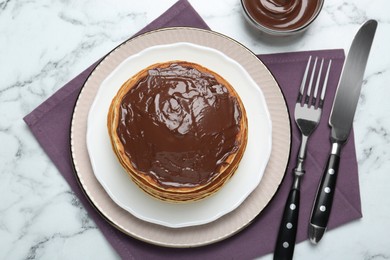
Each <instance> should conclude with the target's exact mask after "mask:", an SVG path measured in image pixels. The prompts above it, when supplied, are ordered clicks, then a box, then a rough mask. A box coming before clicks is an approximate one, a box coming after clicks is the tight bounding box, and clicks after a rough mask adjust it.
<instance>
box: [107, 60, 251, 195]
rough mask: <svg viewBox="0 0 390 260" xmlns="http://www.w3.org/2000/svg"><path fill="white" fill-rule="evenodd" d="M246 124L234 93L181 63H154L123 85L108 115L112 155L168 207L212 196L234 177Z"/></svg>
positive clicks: (218, 79) (201, 69) (192, 65)
mask: <svg viewBox="0 0 390 260" xmlns="http://www.w3.org/2000/svg"><path fill="white" fill-rule="evenodd" d="M247 124H248V123H247V117H246V113H245V108H244V106H243V104H242V101H241V100H240V98H239V96H238V94H237V93H236V92H235V90H234V88H233V87H232V86H231V85H230V84H229V83H228V82H227V81H226V80H225V79H223V78H222V77H221V76H219V75H218V74H217V73H215V72H213V71H211V70H209V69H207V68H205V67H203V66H201V65H199V64H195V63H191V62H186V61H171V62H165V63H158V64H154V65H151V66H149V67H147V68H145V69H143V70H141V71H140V72H138V73H137V74H136V75H134V76H133V77H131V78H130V79H128V80H127V81H126V82H125V83H124V84H123V85H122V86H121V88H120V89H119V91H118V93H117V94H116V96H115V97H114V98H113V100H112V103H111V106H110V108H109V112H108V117H107V126H108V132H109V136H110V139H111V144H112V148H113V151H114V152H115V154H116V156H117V158H118V160H119V162H120V164H121V165H122V166H123V168H124V169H125V170H126V172H127V173H128V175H129V176H130V177H131V179H132V180H133V181H134V183H136V184H137V185H138V186H139V187H140V188H141V189H142V190H144V191H145V192H146V193H148V194H150V195H151V196H153V197H155V198H157V199H160V200H164V201H170V202H189V201H196V200H199V199H202V198H205V197H207V196H210V195H212V194H214V193H215V192H217V191H218V190H219V189H220V188H221V187H222V186H223V185H224V184H225V183H226V182H227V181H228V180H229V179H230V178H231V177H232V175H233V174H234V172H235V171H236V169H237V167H238V165H239V162H240V160H241V158H242V156H243V153H244V151H245V147H246V143H247V128H248V126H247Z"/></svg>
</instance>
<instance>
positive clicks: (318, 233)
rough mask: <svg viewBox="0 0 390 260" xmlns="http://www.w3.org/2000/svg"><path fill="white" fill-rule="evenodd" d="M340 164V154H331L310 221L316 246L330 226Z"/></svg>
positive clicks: (310, 235) (313, 241) (311, 232)
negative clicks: (329, 221)
mask: <svg viewBox="0 0 390 260" xmlns="http://www.w3.org/2000/svg"><path fill="white" fill-rule="evenodd" d="M339 164H340V156H339V154H330V155H329V159H328V162H327V165H326V168H325V171H324V173H323V175H322V179H321V183H320V185H319V187H318V191H317V196H316V199H315V202H314V205H313V209H312V214H311V219H310V225H309V238H310V241H311V242H312V243H314V244H317V243H318V242H319V241H320V240H321V238H322V236H323V235H324V233H325V230H326V227H327V225H328V220H329V216H330V212H331V209H332V204H333V196H334V193H335V190H336V180H337V174H338V169H339Z"/></svg>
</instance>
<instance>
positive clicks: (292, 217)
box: [274, 56, 332, 260]
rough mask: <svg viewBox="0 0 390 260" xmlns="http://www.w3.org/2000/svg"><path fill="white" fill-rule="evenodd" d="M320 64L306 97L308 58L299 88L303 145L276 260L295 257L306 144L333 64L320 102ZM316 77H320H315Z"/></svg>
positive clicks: (297, 112) (316, 121) (298, 115)
mask: <svg viewBox="0 0 390 260" xmlns="http://www.w3.org/2000/svg"><path fill="white" fill-rule="evenodd" d="M317 60H318V57H316V58H315V60H314V65H313V67H312V72H311V76H310V79H309V83H308V86H307V90H306V95H305V94H304V90H305V85H306V80H307V74H308V73H309V68H310V63H311V56H310V57H309V60H308V62H307V65H306V69H305V72H304V75H303V79H302V83H301V86H300V90H299V94H298V98H297V102H296V104H295V112H294V117H295V122H296V124H297V126H298V128H299V130H300V132H301V145H300V148H299V152H298V157H297V162H296V167H295V168H294V172H293V173H294V180H293V183H292V186H291V189H290V193H289V195H288V198H287V201H286V205H285V207H284V212H283V217H282V221H281V223H280V227H279V233H278V238H277V241H276V247H275V253H274V259H275V260H279V259H292V257H293V254H294V247H295V238H296V233H297V229H298V216H299V202H300V185H301V178H302V176H303V175H304V174H305V170H304V162H305V158H306V148H307V142H308V139H309V136H310V135H311V134H312V133H313V132H314V130H315V129H316V127H317V125H318V124H319V122H320V119H321V114H322V107H323V103H324V98H325V92H326V87H327V83H328V77H329V71H330V67H331V64H332V60H329V63H328V68H327V71H326V74H325V78H324V80H323V84H322V88H321V94H320V96H319V99H318V92H319V85H320V78H321V74H322V67H323V65H324V59H322V60H321V64H320V66H319V69H318V70H316V67H317ZM316 71H317V72H316ZM316 73H317V76H315V74H316ZM314 78H316V84H315V87H314V91H313V90H312V85H313V81H314Z"/></svg>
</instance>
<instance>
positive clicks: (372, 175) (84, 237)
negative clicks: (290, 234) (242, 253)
mask: <svg viewBox="0 0 390 260" xmlns="http://www.w3.org/2000/svg"><path fill="white" fill-rule="evenodd" d="M174 2H175V0H165V1H158V5H157V4H156V3H157V1H152V0H143V1H124V0H117V1H108V0H98V1H92V0H86V1H76V0H62V1H55V2H53V1H49V0H41V1H36V0H19V1H15V0H1V1H0V57H1V58H0V75H1V77H0V78H1V83H0V259H117V258H118V255H117V254H116V253H115V251H114V250H113V249H112V248H111V247H110V245H109V244H108V243H107V242H106V240H105V239H104V237H103V236H102V235H101V233H100V232H99V230H98V229H97V228H96V226H95V224H94V223H93V221H91V220H90V219H89V217H88V216H87V214H86V212H85V210H84V209H83V207H82V206H81V205H80V203H79V201H78V200H77V198H76V197H75V196H74V194H73V193H72V191H71V190H70V189H69V186H68V185H67V183H66V182H65V180H64V179H63V178H62V176H61V175H60V173H59V172H58V170H57V169H56V168H55V166H54V165H53V163H52V162H51V161H50V160H49V159H48V157H47V156H46V155H45V153H44V152H43V150H42V149H41V148H40V146H39V145H38V143H37V142H36V140H35V139H34V137H33V136H32V135H31V133H30V132H29V130H28V128H27V126H26V125H25V124H24V122H23V121H22V118H23V116H24V115H26V114H27V113H29V112H30V111H31V110H33V109H34V108H35V107H36V106H37V105H39V104H40V103H41V102H43V101H44V100H45V99H46V98H48V97H49V96H50V95H51V94H53V93H54V92H55V91H56V90H57V89H58V88H60V87H61V86H62V85H63V84H65V83H66V82H68V81H69V80H70V79H72V78H73V77H74V76H76V75H77V74H78V73H79V72H81V71H82V70H83V69H84V68H86V67H87V66H88V65H90V64H91V63H92V62H94V61H96V60H97V59H98V58H100V57H101V56H102V55H104V54H105V53H107V52H108V51H110V50H111V49H112V48H114V47H115V46H116V45H118V44H119V43H121V42H122V41H123V40H125V39H127V38H128V37H129V36H131V35H132V34H134V33H135V32H137V31H138V30H139V29H141V28H142V27H144V26H145V25H146V24H148V23H149V22H151V21H152V20H153V19H155V18H156V17H157V16H159V15H160V14H161V13H162V12H163V11H165V10H166V9H167V8H169V7H170V6H171V5H172V4H173V3H174ZM190 2H191V4H192V5H193V7H194V8H195V9H196V10H197V11H198V12H199V14H200V15H201V17H202V18H203V19H204V20H205V21H206V23H207V24H208V25H209V26H210V27H211V28H212V29H213V30H215V31H218V32H221V33H224V34H226V35H228V36H230V37H232V38H234V39H236V40H238V41H239V42H241V43H243V44H244V45H246V46H247V47H249V48H250V49H251V50H253V51H254V52H256V53H276V52H287V51H302V50H309V49H326V48H344V49H345V50H346V51H348V49H349V46H350V43H351V40H352V38H353V36H354V34H355V32H356V30H357V29H358V27H359V25H360V24H361V23H362V22H364V21H365V20H367V19H369V18H373V19H377V20H378V22H379V27H378V30H377V34H376V38H375V41H374V44H373V47H372V51H371V56H370V59H369V61H368V65H367V70H366V73H365V76H364V85H363V88H362V93H361V97H360V100H359V104H358V108H357V112H356V117H355V121H354V127H355V137H356V152H357V157H358V163H359V178H360V188H361V199H362V210H363V218H362V219H361V220H358V221H354V222H352V223H350V224H347V225H344V226H342V227H340V228H338V229H336V230H332V231H329V232H328V233H327V234H326V236H325V238H324V239H323V241H321V243H320V244H319V245H318V246H312V245H311V244H310V243H309V242H307V241H306V242H303V243H300V244H298V245H297V246H296V249H295V259H390V247H389V244H390V239H389V236H388V234H389V233H390V221H389V219H390V207H389V205H390V189H389V187H390V186H389V185H390V174H389V170H390V164H389V163H388V162H389V161H390V153H389V143H390V137H389V136H390V135H389V131H390V116H389V114H388V113H389V111H390V102H388V98H389V95H390V88H389V86H388V84H389V82H390V52H389V51H388V46H390V16H389V15H388V11H389V10H390V1H387V0H377V1H369V0H355V1H346V0H343V1H340V0H327V1H325V5H324V8H323V11H322V13H321V14H320V16H319V17H318V20H317V21H316V22H315V23H314V24H313V25H312V27H311V28H310V30H308V31H307V32H306V33H305V34H304V35H301V36H299V37H294V38H282V39H272V40H270V39H268V38H266V37H265V36H264V35H262V34H259V33H257V32H256V31H254V30H252V29H250V28H249V27H248V25H247V24H246V22H245V20H244V18H243V15H242V12H241V5H240V1H239V0H224V1H210V0H192V1H190ZM151 7H152V8H151ZM261 259H272V255H267V256H264V257H262V258H261Z"/></svg>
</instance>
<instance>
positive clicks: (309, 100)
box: [298, 56, 332, 108]
mask: <svg viewBox="0 0 390 260" xmlns="http://www.w3.org/2000/svg"><path fill="white" fill-rule="evenodd" d="M317 60H318V57H316V58H315V59H314V64H313V66H311V68H310V65H311V56H310V57H309V60H308V61H307V65H306V69H305V73H304V74H303V79H302V82H301V87H300V90H299V95H298V102H301V101H302V99H304V102H303V103H304V104H306V105H307V106H309V107H310V106H316V105H317V106H318V107H320V108H322V106H323V104H324V98H325V92H326V87H327V85H328V78H329V71H330V67H331V65H332V60H329V63H328V68H327V70H326V74H325V76H324V79H323V83H322V87H321V95H320V99H319V101H318V104H317V95H318V92H319V88H320V81H321V75H322V67H323V65H324V58H322V59H321V63H320V65H319V68H318V69H317V67H318V66H317ZM310 70H311V75H310V78H309V81H308V83H307V74H308V73H309V71H310ZM316 71H318V72H317V73H316ZM316 75H317V77H316ZM315 78H316V79H315ZM314 80H316V83H315V87H314V93H313V95H311V94H312V91H313V90H312V88H313V87H312V86H313V81H314ZM306 85H307V87H306ZM305 87H306V94H305Z"/></svg>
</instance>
